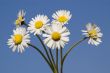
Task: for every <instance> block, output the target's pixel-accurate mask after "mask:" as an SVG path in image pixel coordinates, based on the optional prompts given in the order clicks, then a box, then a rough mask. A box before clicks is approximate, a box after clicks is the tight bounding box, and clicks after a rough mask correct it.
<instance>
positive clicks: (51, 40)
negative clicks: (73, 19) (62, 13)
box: [43, 24, 70, 49]
mask: <svg viewBox="0 0 110 73" xmlns="http://www.w3.org/2000/svg"><path fill="white" fill-rule="evenodd" d="M68 35H70V32H69V30H68V29H67V28H66V27H63V26H62V25H59V24H52V26H48V27H46V30H45V34H43V37H46V39H44V43H45V44H46V45H47V46H48V47H49V48H52V49H54V48H57V49H60V48H61V47H62V48H64V46H65V44H66V43H67V42H68V41H69V37H68Z"/></svg>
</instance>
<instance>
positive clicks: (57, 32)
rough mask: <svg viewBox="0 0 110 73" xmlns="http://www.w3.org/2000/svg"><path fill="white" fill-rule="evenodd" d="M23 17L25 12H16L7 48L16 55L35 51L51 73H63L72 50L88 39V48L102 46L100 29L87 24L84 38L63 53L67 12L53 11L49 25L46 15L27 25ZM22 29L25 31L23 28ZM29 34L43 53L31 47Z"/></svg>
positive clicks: (66, 41)
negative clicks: (28, 49) (30, 50)
mask: <svg viewBox="0 0 110 73" xmlns="http://www.w3.org/2000/svg"><path fill="white" fill-rule="evenodd" d="M25 14H26V12H24V11H23V10H21V11H19V13H18V16H17V19H16V21H15V24H16V29H15V30H13V35H11V38H10V39H8V42H7V44H8V45H9V46H10V48H12V51H13V52H14V51H16V50H18V52H21V53H22V52H23V51H24V50H25V48H27V47H28V46H30V47H32V48H34V49H35V50H36V51H37V52H38V53H39V54H40V55H41V56H42V57H43V59H44V60H45V61H46V63H47V64H48V65H49V67H50V69H51V70H52V72H53V73H63V66H64V62H65V60H66V58H67V56H68V55H69V53H70V52H71V51H72V49H74V48H75V47H76V46H78V45H79V44H80V43H82V42H83V41H84V40H86V39H88V44H92V45H96V46H97V45H98V44H100V43H101V42H102V41H101V37H102V35H103V34H102V33H101V30H100V28H99V27H97V26H96V25H95V24H92V23H88V24H87V25H86V29H87V30H82V32H83V35H85V37H84V38H82V39H81V40H79V41H78V42H75V43H73V44H72V45H71V46H70V48H69V49H68V50H67V51H66V52H65V53H64V52H63V51H64V49H65V48H64V46H65V44H67V43H68V42H69V35H70V32H69V30H68V28H67V27H66V26H65V25H66V24H68V22H69V20H70V19H71V17H72V14H71V13H70V11H67V10H58V11H56V13H53V15H52V17H53V20H52V21H51V23H49V21H50V19H49V18H48V17H47V16H46V15H40V14H38V15H37V16H36V17H35V18H32V20H31V21H30V22H29V24H27V23H26V22H25V18H24V16H25ZM22 25H25V26H26V28H24V27H22ZM29 33H34V35H35V36H36V37H37V38H38V40H39V41H40V43H41V46H42V47H43V50H42V49H41V48H38V47H37V46H35V45H33V44H31V42H30V35H29ZM42 37H43V38H45V39H42ZM54 49H55V50H54Z"/></svg>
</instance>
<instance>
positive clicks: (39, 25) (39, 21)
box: [28, 15, 50, 35]
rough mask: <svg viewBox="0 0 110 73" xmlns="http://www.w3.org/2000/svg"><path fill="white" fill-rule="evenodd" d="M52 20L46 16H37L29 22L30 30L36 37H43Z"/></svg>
mask: <svg viewBox="0 0 110 73" xmlns="http://www.w3.org/2000/svg"><path fill="white" fill-rule="evenodd" d="M49 21H50V20H49V19H48V17H47V16H46V15H37V16H36V17H35V18H32V20H31V21H30V22H29V27H28V30H29V31H30V32H31V33H34V35H36V34H38V35H41V34H42V31H43V30H44V29H45V27H46V26H47V25H48V22H49Z"/></svg>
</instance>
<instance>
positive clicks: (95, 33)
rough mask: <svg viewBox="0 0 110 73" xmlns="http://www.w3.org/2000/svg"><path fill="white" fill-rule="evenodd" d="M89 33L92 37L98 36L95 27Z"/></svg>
mask: <svg viewBox="0 0 110 73" xmlns="http://www.w3.org/2000/svg"><path fill="white" fill-rule="evenodd" d="M88 34H89V36H90V37H91V38H96V37H97V31H96V30H95V29H93V30H90V31H88Z"/></svg>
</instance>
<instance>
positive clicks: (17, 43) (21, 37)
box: [7, 27, 30, 53]
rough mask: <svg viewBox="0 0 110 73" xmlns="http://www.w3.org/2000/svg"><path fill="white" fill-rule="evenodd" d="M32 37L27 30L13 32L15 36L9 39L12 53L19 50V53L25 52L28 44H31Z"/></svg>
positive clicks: (21, 29) (20, 29) (18, 29)
mask: <svg viewBox="0 0 110 73" xmlns="http://www.w3.org/2000/svg"><path fill="white" fill-rule="evenodd" d="M29 38H30V36H29V34H28V32H27V31H26V29H25V28H23V27H19V28H16V30H13V35H11V38H10V39H8V42H7V43H8V45H9V46H10V48H12V51H13V52H14V51H16V50H18V52H21V53H22V52H23V51H24V50H25V49H24V48H26V47H28V43H30V40H29Z"/></svg>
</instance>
